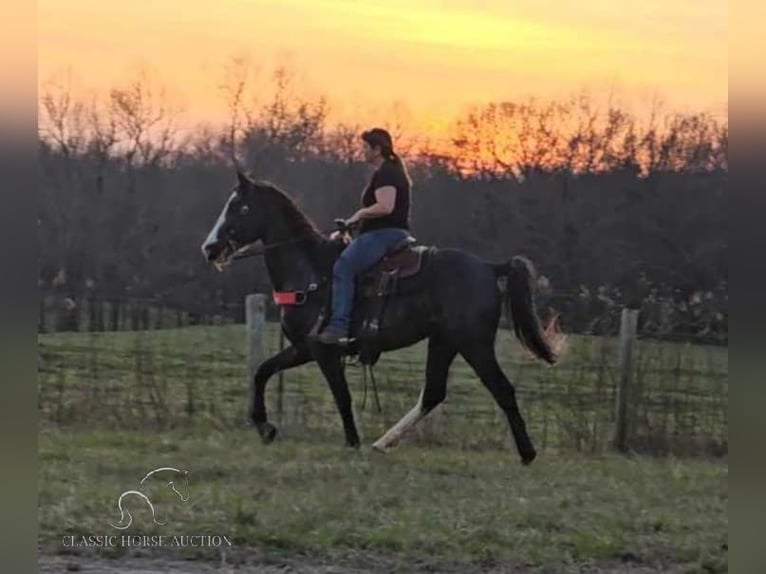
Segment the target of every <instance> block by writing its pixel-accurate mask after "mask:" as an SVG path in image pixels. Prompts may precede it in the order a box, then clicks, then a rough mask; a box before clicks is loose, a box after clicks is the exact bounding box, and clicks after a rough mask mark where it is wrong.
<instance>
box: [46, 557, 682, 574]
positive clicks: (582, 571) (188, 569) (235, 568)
mask: <svg viewBox="0 0 766 574" xmlns="http://www.w3.org/2000/svg"><path fill="white" fill-rule="evenodd" d="M685 571H686V569H685V568H684V567H683V566H681V565H675V566H666V567H662V568H653V567H649V566H643V565H633V564H620V563H617V564H608V565H602V566H587V567H586V566H583V567H574V568H572V567H566V566H561V567H544V568H527V567H523V566H514V567H494V568H488V569H482V568H479V567H474V568H473V569H472V568H470V567H468V568H466V566H465V565H463V566H460V567H457V566H444V567H439V566H435V565H412V564H411V565H406V564H403V563H401V562H399V561H392V560H383V561H381V563H380V564H379V565H377V566H361V565H359V566H354V567H347V566H335V565H332V564H328V563H323V562H322V561H321V560H317V561H312V560H311V558H309V557H301V558H296V559H292V558H291V559H287V560H278V561H274V560H270V561H257V560H256V561H255V562H250V561H248V562H246V563H240V564H236V565H234V564H213V563H209V562H201V561H198V560H197V561H194V560H181V559H176V558H144V557H123V558H120V559H113V560H110V559H104V558H96V557H88V556H49V555H41V556H40V557H39V559H38V572H40V573H43V574H53V573H69V572H81V573H87V574H95V573H99V574H102V573H103V574H156V573H158V572H163V573H167V574H210V573H214V572H215V573H217V574H235V573H236V574H245V573H252V574H256V573H257V574H378V573H383V572H386V573H390V572H431V573H438V572H442V573H445V574H446V573H448V574H455V573H457V572H461V573H466V574H468V573H469V572H476V573H479V572H482V573H487V574H520V573H523V572H530V573H535V574H543V573H544V574H569V573H572V574H618V573H620V574H621V573H627V574H659V573H660V572H663V573H669V574H680V573H681V572H685Z"/></svg>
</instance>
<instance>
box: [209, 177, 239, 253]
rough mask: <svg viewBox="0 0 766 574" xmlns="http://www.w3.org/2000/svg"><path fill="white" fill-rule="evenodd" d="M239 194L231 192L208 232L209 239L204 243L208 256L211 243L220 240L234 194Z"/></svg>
mask: <svg viewBox="0 0 766 574" xmlns="http://www.w3.org/2000/svg"><path fill="white" fill-rule="evenodd" d="M236 195H237V192H236V191H235V192H234V193H232V194H231V196H230V197H229V199H228V200H227V201H226V205H224V206H223V209H222V210H221V215H219V216H218V220H217V221H216V222H215V225H214V226H213V229H211V230H210V233H208V234H207V239H205V242H204V243H203V244H202V254H203V255H204V256H205V257H207V254H206V253H205V249H206V248H207V247H209V246H210V245H213V244H215V243H216V242H217V241H218V232H219V231H220V230H221V227H222V226H223V223H224V221H226V212H227V211H228V209H229V204H230V203H231V202H232V200H233V199H234V196H236Z"/></svg>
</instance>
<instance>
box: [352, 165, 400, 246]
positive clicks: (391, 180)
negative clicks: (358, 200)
mask: <svg viewBox="0 0 766 574" xmlns="http://www.w3.org/2000/svg"><path fill="white" fill-rule="evenodd" d="M388 185H390V186H392V187H395V188H396V201H395V203H394V210H393V211H392V212H391V213H389V214H388V215H384V216H382V217H375V218H373V219H364V220H362V224H361V226H360V227H359V233H366V232H368V231H373V230H375V229H388V228H392V227H394V228H399V229H409V228H410V181H409V179H408V178H407V176H406V175H405V173H404V170H402V169H401V168H400V167H399V166H398V165H396V163H395V162H394V161H391V160H386V161H384V162H383V164H382V165H381V166H380V167H379V168H378V169H377V170H375V173H373V174H372V178H371V179H370V184H369V185H368V186H367V187H366V188H365V190H364V192H363V193H362V207H369V206H371V205H372V204H374V203H377V199H376V198H375V190H376V189H378V188H380V187H384V186H388Z"/></svg>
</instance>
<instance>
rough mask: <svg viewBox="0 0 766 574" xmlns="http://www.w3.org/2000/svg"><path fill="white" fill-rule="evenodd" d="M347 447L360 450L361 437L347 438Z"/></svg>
mask: <svg viewBox="0 0 766 574" xmlns="http://www.w3.org/2000/svg"><path fill="white" fill-rule="evenodd" d="M346 447H347V448H352V449H354V450H359V439H353V440H348V439H346Z"/></svg>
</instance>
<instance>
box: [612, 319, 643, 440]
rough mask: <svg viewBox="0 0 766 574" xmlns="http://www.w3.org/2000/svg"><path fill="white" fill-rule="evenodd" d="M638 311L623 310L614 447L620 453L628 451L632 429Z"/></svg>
mask: <svg viewBox="0 0 766 574" xmlns="http://www.w3.org/2000/svg"><path fill="white" fill-rule="evenodd" d="M637 326H638V309H630V308H628V307H626V308H624V309H623V310H622V317H621V318H620V367H619V368H620V372H619V379H618V380H617V393H616V403H615V433H614V447H615V448H616V449H617V450H618V451H620V452H627V450H628V439H629V436H628V434H629V433H628V429H629V428H630V425H629V419H630V413H629V412H628V406H629V404H630V379H631V370H632V366H633V365H632V355H633V341H635V339H636V328H637Z"/></svg>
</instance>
